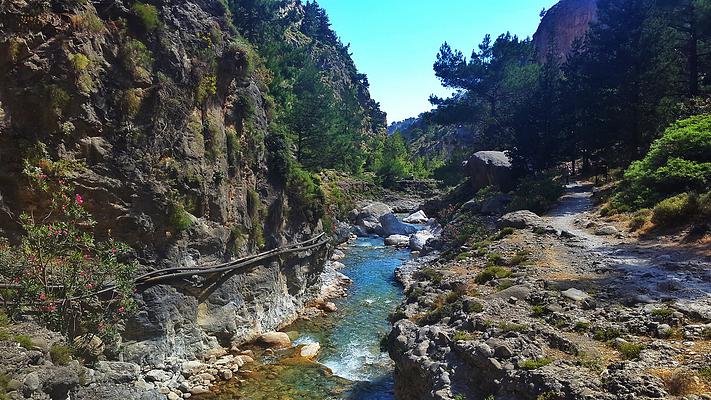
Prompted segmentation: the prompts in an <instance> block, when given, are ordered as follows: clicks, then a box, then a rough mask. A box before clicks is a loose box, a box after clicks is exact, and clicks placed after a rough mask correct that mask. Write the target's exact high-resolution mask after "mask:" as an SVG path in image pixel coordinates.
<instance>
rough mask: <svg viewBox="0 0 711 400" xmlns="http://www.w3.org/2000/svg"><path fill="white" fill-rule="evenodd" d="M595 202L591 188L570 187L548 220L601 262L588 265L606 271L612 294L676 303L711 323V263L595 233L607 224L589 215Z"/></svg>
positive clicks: (684, 251) (688, 253) (683, 251)
mask: <svg viewBox="0 0 711 400" xmlns="http://www.w3.org/2000/svg"><path fill="white" fill-rule="evenodd" d="M591 198H592V186H591V185H586V184H580V183H576V184H573V185H569V186H568V187H567V192H566V194H565V195H564V196H563V198H562V199H561V202H560V204H559V205H558V207H557V208H556V209H554V210H553V211H552V212H551V213H550V214H549V215H548V216H546V217H545V220H546V222H547V223H548V224H549V225H551V226H553V227H554V228H555V229H556V230H558V231H566V232H568V233H570V234H572V235H573V236H574V238H573V239H572V240H573V242H577V245H576V246H573V249H576V248H577V249H579V250H582V251H583V252H587V253H588V254H586V255H585V256H586V257H590V256H592V257H593V258H597V259H598V262H592V263H583V265H587V266H588V268H593V269H594V270H595V271H596V272H598V273H599V272H605V273H606V274H605V275H606V276H607V279H605V280H604V281H603V282H601V283H604V284H605V288H606V289H607V292H608V294H609V295H611V296H615V297H620V296H624V297H626V298H628V300H630V301H636V302H643V303H652V302H674V303H675V304H676V307H677V308H679V309H683V310H686V311H690V312H692V313H694V314H698V315H699V316H700V317H702V318H704V319H707V320H708V319H711V260H709V258H708V257H704V256H700V255H698V254H695V253H694V252H692V251H690V250H688V249H685V248H681V247H676V246H672V245H668V244H662V243H640V242H638V241H637V240H635V239H632V238H629V237H626V236H625V235H624V234H620V235H596V234H595V233H594V232H593V231H592V230H591V229H598V228H599V227H601V226H605V225H604V224H601V223H599V221H597V220H596V216H595V215H593V214H591V213H590V210H592V200H591ZM586 226H590V227H591V228H590V229H588V228H586ZM595 227H597V228H595ZM575 252H577V251H574V253H575ZM583 272H589V271H583Z"/></svg>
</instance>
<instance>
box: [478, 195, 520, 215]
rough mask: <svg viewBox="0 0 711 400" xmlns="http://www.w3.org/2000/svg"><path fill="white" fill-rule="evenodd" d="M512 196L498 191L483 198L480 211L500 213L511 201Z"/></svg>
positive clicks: (493, 213)
mask: <svg viewBox="0 0 711 400" xmlns="http://www.w3.org/2000/svg"><path fill="white" fill-rule="evenodd" d="M511 199H512V197H511V196H510V195H508V194H503V193H499V194H496V195H494V196H491V197H489V198H487V199H485V200H484V201H483V202H482V203H481V211H480V212H481V213H482V214H486V215H496V214H500V213H501V212H503V211H504V210H506V207H507V206H508V205H509V203H510V202H511Z"/></svg>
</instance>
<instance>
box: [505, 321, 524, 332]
mask: <svg viewBox="0 0 711 400" xmlns="http://www.w3.org/2000/svg"><path fill="white" fill-rule="evenodd" d="M499 329H501V330H502V331H504V332H523V331H525V330H526V329H528V327H527V326H526V325H523V324H516V323H513V322H501V323H500V324H499Z"/></svg>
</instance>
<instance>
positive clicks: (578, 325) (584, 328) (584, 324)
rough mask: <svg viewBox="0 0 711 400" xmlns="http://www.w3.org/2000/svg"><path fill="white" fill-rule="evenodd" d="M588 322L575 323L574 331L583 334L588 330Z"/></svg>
mask: <svg viewBox="0 0 711 400" xmlns="http://www.w3.org/2000/svg"><path fill="white" fill-rule="evenodd" d="M590 325H591V324H590V322H583V321H578V322H576V323H575V330H576V331H578V332H584V331H587V330H588V329H590Z"/></svg>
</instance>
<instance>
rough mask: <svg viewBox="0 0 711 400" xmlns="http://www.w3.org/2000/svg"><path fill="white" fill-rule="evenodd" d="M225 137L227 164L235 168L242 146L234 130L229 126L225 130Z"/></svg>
mask: <svg viewBox="0 0 711 400" xmlns="http://www.w3.org/2000/svg"><path fill="white" fill-rule="evenodd" d="M225 137H226V138H227V164H228V165H230V166H231V167H236V166H237V165H238V163H239V160H240V156H241V154H242V146H241V144H240V140H239V137H238V136H237V131H236V130H235V128H233V127H231V126H230V127H228V128H226V129H225Z"/></svg>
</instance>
